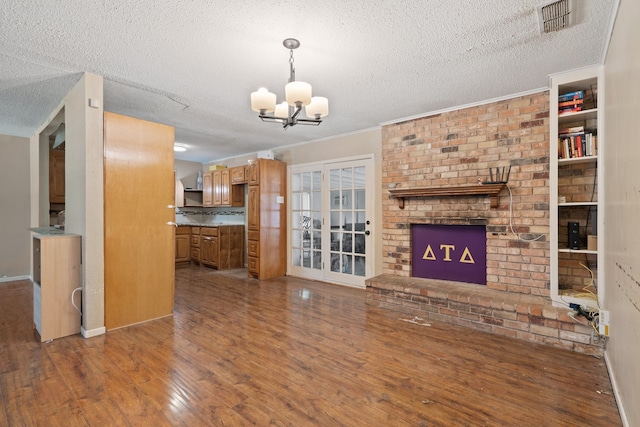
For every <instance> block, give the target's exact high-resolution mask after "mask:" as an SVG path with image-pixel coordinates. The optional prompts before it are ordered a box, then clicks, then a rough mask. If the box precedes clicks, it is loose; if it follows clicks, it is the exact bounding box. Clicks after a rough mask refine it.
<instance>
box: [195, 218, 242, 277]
mask: <svg viewBox="0 0 640 427" xmlns="http://www.w3.org/2000/svg"><path fill="white" fill-rule="evenodd" d="M243 241H244V226H242V225H221V226H218V227H202V228H201V229H200V250H201V252H200V255H201V256H200V260H201V263H202V265H205V266H208V267H213V268H217V269H218V270H226V269H230V268H242V267H243V266H244V260H243V256H244V250H243Z"/></svg>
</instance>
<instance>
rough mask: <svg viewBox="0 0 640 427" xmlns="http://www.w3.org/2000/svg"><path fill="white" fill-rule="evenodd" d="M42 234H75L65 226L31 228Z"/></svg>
mask: <svg viewBox="0 0 640 427" xmlns="http://www.w3.org/2000/svg"><path fill="white" fill-rule="evenodd" d="M29 230H30V231H33V232H34V233H37V234H40V235H41V236H75V234H74V233H69V232H66V231H65V229H64V228H56V227H33V228H30V229H29Z"/></svg>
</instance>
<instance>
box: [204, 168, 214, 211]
mask: <svg viewBox="0 0 640 427" xmlns="http://www.w3.org/2000/svg"><path fill="white" fill-rule="evenodd" d="M202 206H205V207H211V206H213V172H205V173H203V174H202Z"/></svg>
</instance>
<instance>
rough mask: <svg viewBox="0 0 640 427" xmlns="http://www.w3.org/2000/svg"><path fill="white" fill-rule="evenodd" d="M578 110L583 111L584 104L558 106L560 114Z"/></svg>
mask: <svg viewBox="0 0 640 427" xmlns="http://www.w3.org/2000/svg"><path fill="white" fill-rule="evenodd" d="M578 111H582V105H575V106H571V107H558V115H559V116H561V115H563V114H567V113H577V112H578Z"/></svg>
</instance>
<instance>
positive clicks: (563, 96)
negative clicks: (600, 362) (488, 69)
mask: <svg viewBox="0 0 640 427" xmlns="http://www.w3.org/2000/svg"><path fill="white" fill-rule="evenodd" d="M601 73H602V70H601V67H590V68H583V69H579V70H575V71H572V72H567V73H562V74H557V75H553V76H551V91H550V102H549V117H550V140H551V144H550V145H551V156H550V162H549V163H550V167H549V183H550V204H549V205H550V210H551V212H550V248H551V298H552V300H553V303H554V304H555V305H558V306H569V304H570V303H575V304H580V305H581V306H583V307H587V308H591V309H597V308H598V307H599V306H600V305H601V304H599V301H598V300H599V299H600V300H601V299H602V296H603V295H604V293H603V291H602V289H603V287H604V286H605V281H604V271H603V265H604V258H603V251H602V249H603V247H604V243H603V238H604V236H603V235H602V232H603V223H604V219H603V213H604V208H603V200H604V194H603V189H604V185H603V178H604V173H603V170H602V162H600V158H601V157H602V150H603V147H604V145H603V134H604V133H603V126H604V116H603V114H602V109H599V108H598V107H599V105H598V100H599V99H600V100H603V99H604V92H603V80H602V77H601ZM598 267H600V268H598ZM600 302H601V301H600Z"/></svg>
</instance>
